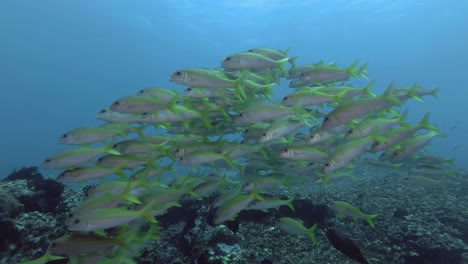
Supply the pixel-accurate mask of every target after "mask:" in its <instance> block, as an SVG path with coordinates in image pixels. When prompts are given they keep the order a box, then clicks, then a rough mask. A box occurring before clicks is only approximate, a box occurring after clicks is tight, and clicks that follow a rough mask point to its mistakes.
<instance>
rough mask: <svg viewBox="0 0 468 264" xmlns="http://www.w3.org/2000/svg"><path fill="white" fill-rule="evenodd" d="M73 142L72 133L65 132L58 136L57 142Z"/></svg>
mask: <svg viewBox="0 0 468 264" xmlns="http://www.w3.org/2000/svg"><path fill="white" fill-rule="evenodd" d="M73 142H74V139H73V135H71V134H68V133H65V134H63V135H61V136H60V138H59V144H71V143H73Z"/></svg>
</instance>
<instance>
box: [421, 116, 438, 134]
mask: <svg viewBox="0 0 468 264" xmlns="http://www.w3.org/2000/svg"><path fill="white" fill-rule="evenodd" d="M416 127H418V128H424V129H428V130H432V131H435V132H437V130H439V129H438V128H437V127H435V126H433V125H430V124H429V113H426V114H425V115H424V117H423V118H422V119H421V121H419V123H418V124H417V126H416Z"/></svg>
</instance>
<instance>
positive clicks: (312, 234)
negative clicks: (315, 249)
mask: <svg viewBox="0 0 468 264" xmlns="http://www.w3.org/2000/svg"><path fill="white" fill-rule="evenodd" d="M317 225H318V224H315V225H313V226H312V227H311V228H308V229H307V230H306V235H307V236H308V237H309V238H310V240H312V243H314V245H315V244H317V243H318V240H317V238H316V237H315V229H317Z"/></svg>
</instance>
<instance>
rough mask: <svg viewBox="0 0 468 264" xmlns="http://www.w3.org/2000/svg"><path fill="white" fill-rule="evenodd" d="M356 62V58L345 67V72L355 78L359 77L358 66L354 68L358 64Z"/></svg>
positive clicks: (357, 61)
mask: <svg viewBox="0 0 468 264" xmlns="http://www.w3.org/2000/svg"><path fill="white" fill-rule="evenodd" d="M358 64H359V60H356V61H355V62H353V64H351V65H349V66H348V67H346V69H345V70H346V72H347V73H348V74H349V75H351V76H352V77H353V78H355V79H359V69H360V68H356V67H357V66H358Z"/></svg>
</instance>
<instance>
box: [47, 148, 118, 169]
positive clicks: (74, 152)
mask: <svg viewBox="0 0 468 264" xmlns="http://www.w3.org/2000/svg"><path fill="white" fill-rule="evenodd" d="M104 153H109V154H112V155H121V153H120V152H118V151H116V150H114V149H112V145H111V144H107V145H104V146H102V147H98V148H90V147H81V148H73V149H65V150H62V151H60V152H58V153H56V154H54V155H52V156H50V157H49V158H47V159H46V160H45V161H44V162H43V163H42V168H44V169H46V170H50V169H64V168H70V167H76V166H78V165H80V164H82V163H85V162H87V161H90V160H92V159H93V158H95V157H97V156H99V155H102V154H104Z"/></svg>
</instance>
